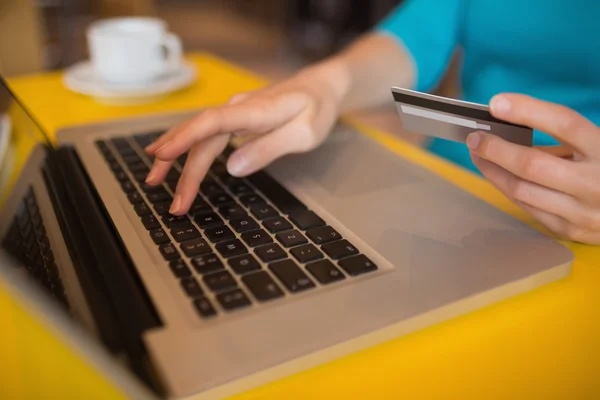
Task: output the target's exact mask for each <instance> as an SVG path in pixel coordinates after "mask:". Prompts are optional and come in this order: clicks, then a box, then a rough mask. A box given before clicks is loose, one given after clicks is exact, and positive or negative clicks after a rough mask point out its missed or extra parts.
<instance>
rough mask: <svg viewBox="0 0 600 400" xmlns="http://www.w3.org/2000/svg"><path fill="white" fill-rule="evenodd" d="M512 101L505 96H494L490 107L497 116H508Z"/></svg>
mask: <svg viewBox="0 0 600 400" xmlns="http://www.w3.org/2000/svg"><path fill="white" fill-rule="evenodd" d="M510 106H511V104H510V101H508V99H507V98H506V97H505V96H502V95H498V96H494V98H493V99H492V101H491V102H490V107H491V108H492V111H493V112H494V113H497V114H506V113H508V112H509V111H510Z"/></svg>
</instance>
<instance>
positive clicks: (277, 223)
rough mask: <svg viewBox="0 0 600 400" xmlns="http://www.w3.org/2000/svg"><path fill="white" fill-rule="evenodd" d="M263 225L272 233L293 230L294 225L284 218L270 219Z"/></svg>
mask: <svg viewBox="0 0 600 400" xmlns="http://www.w3.org/2000/svg"><path fill="white" fill-rule="evenodd" d="M263 225H264V226H265V228H267V229H268V230H269V232H271V233H277V232H282V231H288V230H290V229H292V228H293V226H292V224H290V223H289V222H288V221H287V220H286V219H285V218H283V217H276V218H269V219H267V220H264V221H263Z"/></svg>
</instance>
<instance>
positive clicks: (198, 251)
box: [181, 238, 212, 257]
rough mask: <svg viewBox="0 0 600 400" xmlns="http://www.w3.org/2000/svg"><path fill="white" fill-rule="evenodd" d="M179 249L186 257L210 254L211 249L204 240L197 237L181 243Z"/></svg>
mask: <svg viewBox="0 0 600 400" xmlns="http://www.w3.org/2000/svg"><path fill="white" fill-rule="evenodd" d="M181 250H182V251H183V252H184V253H185V255H186V256H188V257H196V256H201V255H204V254H210V253H211V252H212V250H211V249H210V246H209V245H208V243H206V240H204V239H201V238H197V239H192V240H188V241H187V242H183V243H181Z"/></svg>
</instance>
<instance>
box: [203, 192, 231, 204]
mask: <svg viewBox="0 0 600 400" xmlns="http://www.w3.org/2000/svg"><path fill="white" fill-rule="evenodd" d="M208 201H210V203H211V204H212V205H213V206H215V207H221V206H224V205H226V204H231V203H235V201H234V200H233V198H232V197H231V196H230V195H228V194H226V193H222V194H216V195H214V196H210V197H209V198H208Z"/></svg>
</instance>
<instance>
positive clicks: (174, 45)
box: [163, 33, 183, 73]
mask: <svg viewBox="0 0 600 400" xmlns="http://www.w3.org/2000/svg"><path fill="white" fill-rule="evenodd" d="M163 45H164V47H165V49H166V50H167V52H166V58H165V71H166V72H167V73H169V72H171V71H174V70H175V69H177V68H179V66H180V65H181V58H182V56H183V46H182V45H181V39H179V36H177V35H175V34H173V33H167V35H166V36H165V41H164V43H163Z"/></svg>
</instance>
